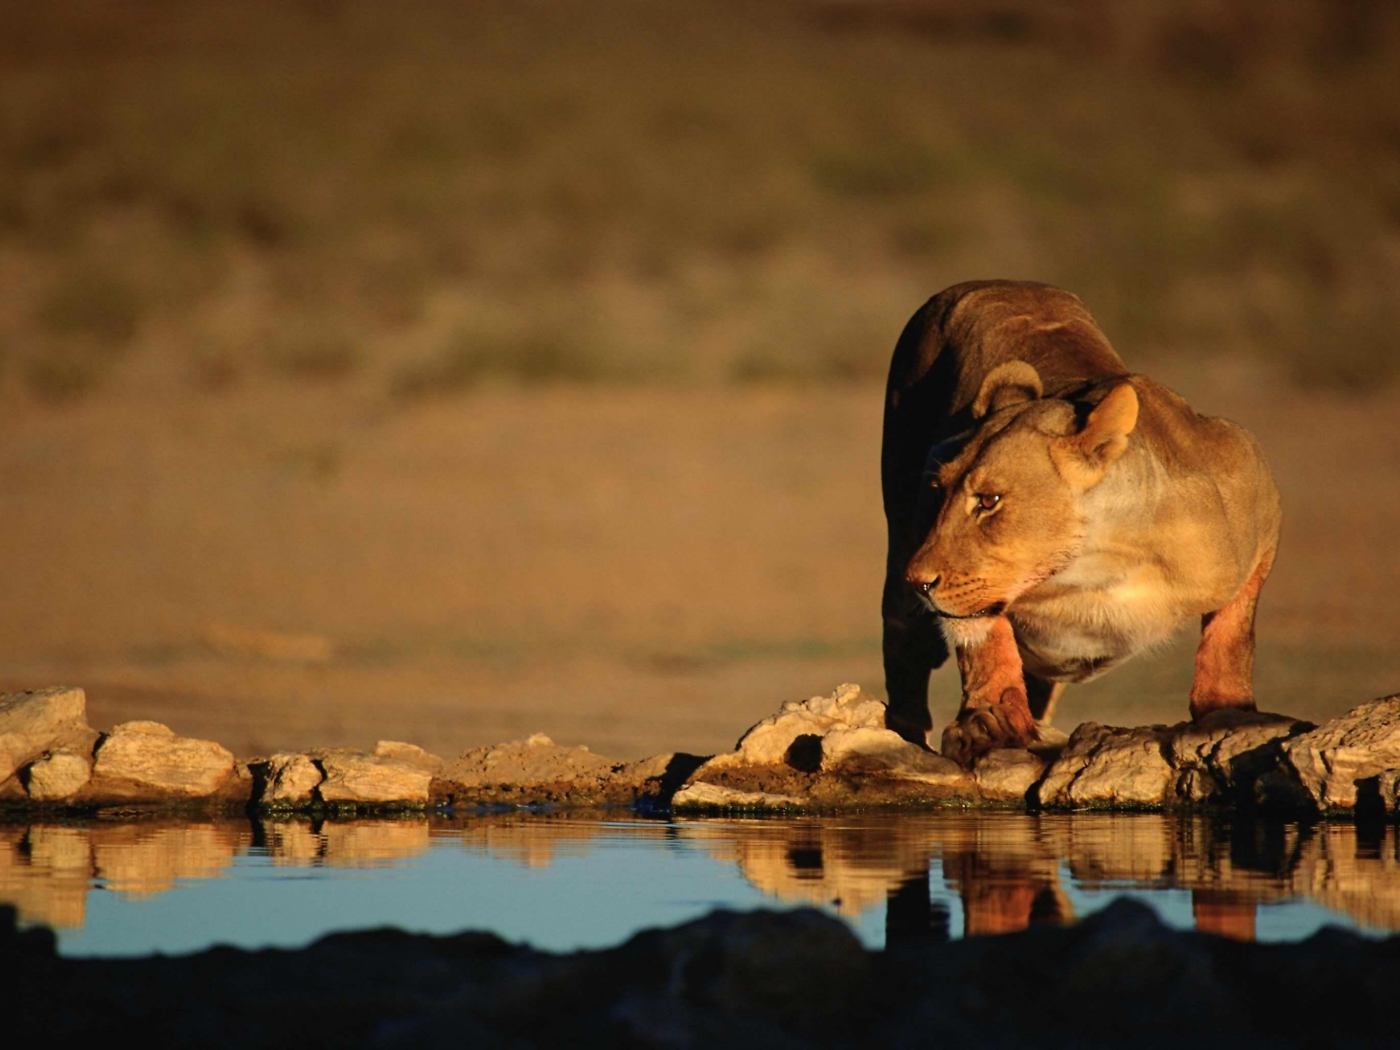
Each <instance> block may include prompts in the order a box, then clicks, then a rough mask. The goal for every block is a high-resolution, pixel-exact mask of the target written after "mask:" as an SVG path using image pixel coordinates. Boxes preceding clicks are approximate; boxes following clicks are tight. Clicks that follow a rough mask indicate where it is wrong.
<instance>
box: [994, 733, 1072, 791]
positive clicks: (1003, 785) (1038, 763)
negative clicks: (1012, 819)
mask: <svg viewBox="0 0 1400 1050" xmlns="http://www.w3.org/2000/svg"><path fill="white" fill-rule="evenodd" d="M1066 739H1068V738H1066ZM1047 764H1048V763H1047V761H1046V760H1045V759H1044V758H1042V757H1041V756H1039V755H1036V754H1032V753H1031V752H1030V751H1022V750H1019V749H1014V748H1001V749H998V750H996V751H989V752H987V754H985V755H983V756H982V758H981V759H980V760H979V761H978V763H977V768H976V769H974V770H973V775H974V777H975V778H976V780H977V790H978V791H980V792H981V794H982V797H983V798H985V799H989V800H991V801H994V802H1019V801H1023V800H1024V799H1025V797H1026V793H1027V792H1028V791H1030V789H1031V788H1032V787H1034V786H1035V784H1036V781H1038V780H1039V779H1040V777H1041V775H1042V774H1043V773H1044V772H1045V767H1046V765H1047Z"/></svg>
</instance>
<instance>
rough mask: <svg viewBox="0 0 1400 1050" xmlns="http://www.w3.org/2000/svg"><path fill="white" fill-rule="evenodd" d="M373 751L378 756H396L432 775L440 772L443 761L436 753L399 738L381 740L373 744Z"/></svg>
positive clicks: (401, 760)
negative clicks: (406, 742)
mask: <svg viewBox="0 0 1400 1050" xmlns="http://www.w3.org/2000/svg"><path fill="white" fill-rule="evenodd" d="M374 753H375V755H376V756H378V757H379V758H397V759H398V760H399V761H400V762H407V763H408V764H409V765H410V766H417V767H418V768H419V769H425V770H427V771H428V772H429V773H432V774H434V775H436V774H438V773H441V772H442V766H443V761H442V759H441V758H439V757H438V756H437V755H434V754H432V753H431V752H428V751H425V750H423V749H422V748H421V747H419V746H418V745H417V744H405V743H403V742H402V741H399V740H381V741H379V743H377V744H375V745H374Z"/></svg>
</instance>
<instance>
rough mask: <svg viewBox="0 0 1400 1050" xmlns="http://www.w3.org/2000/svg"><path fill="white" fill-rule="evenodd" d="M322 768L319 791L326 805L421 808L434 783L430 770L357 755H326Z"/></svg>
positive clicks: (372, 756) (401, 762) (324, 755)
mask: <svg viewBox="0 0 1400 1050" xmlns="http://www.w3.org/2000/svg"><path fill="white" fill-rule="evenodd" d="M321 766H322V768H323V769H325V771H326V778H325V779H324V780H323V781H321V786H320V789H319V793H320V796H321V799H322V801H324V802H355V803H364V804H371V805H383V804H386V803H392V802H397V803H407V804H411V805H422V804H424V803H426V802H427V801H428V787H429V785H430V784H431V783H432V780H433V775H432V774H431V773H429V772H428V771H427V770H425V769H419V768H418V767H417V766H414V765H410V764H409V763H407V762H404V761H402V760H400V759H397V758H381V757H379V756H376V755H365V754H359V753H355V752H345V751H328V752H325V753H324V754H323V755H322V757H321Z"/></svg>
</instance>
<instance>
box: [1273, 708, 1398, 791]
mask: <svg viewBox="0 0 1400 1050" xmlns="http://www.w3.org/2000/svg"><path fill="white" fill-rule="evenodd" d="M1280 765H1281V772H1282V773H1283V774H1284V775H1285V776H1287V777H1288V778H1290V779H1291V780H1292V781H1293V782H1294V783H1295V784H1297V785H1298V786H1300V787H1301V788H1302V789H1303V791H1305V792H1306V793H1307V795H1308V796H1309V797H1310V798H1311V799H1312V801H1313V804H1314V805H1316V806H1317V807H1318V808H1319V809H1351V808H1352V807H1354V806H1355V805H1356V797H1357V782H1358V781H1363V780H1369V779H1370V778H1372V777H1379V776H1380V775H1381V774H1383V773H1389V772H1390V771H1393V770H1395V769H1397V768H1400V696H1389V697H1384V698H1382V699H1380V700H1372V701H1370V702H1369V703H1365V704H1361V705H1360V706H1358V707H1354V708H1352V709H1351V710H1350V711H1348V712H1347V713H1346V714H1345V715H1343V716H1342V717H1341V718H1334V719H1332V721H1330V722H1327V723H1326V724H1324V725H1322V726H1319V727H1318V728H1317V729H1314V730H1313V731H1312V732H1310V733H1304V734H1302V735H1301V736H1296V737H1294V738H1293V739H1291V740H1287V741H1285V742H1284V744H1283V746H1282V757H1281V763H1280ZM1381 789H1382V795H1384V793H1385V785H1384V784H1382V785H1381ZM1391 790H1392V791H1393V790H1394V787H1393V782H1392V786H1391Z"/></svg>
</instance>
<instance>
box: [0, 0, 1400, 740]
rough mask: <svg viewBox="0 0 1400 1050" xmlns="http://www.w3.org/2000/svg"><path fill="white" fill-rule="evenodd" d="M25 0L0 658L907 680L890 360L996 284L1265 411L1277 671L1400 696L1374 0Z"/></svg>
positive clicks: (666, 734)
mask: <svg viewBox="0 0 1400 1050" xmlns="http://www.w3.org/2000/svg"><path fill="white" fill-rule="evenodd" d="M0 8H3V23H4V26H5V29H4V31H3V33H0V586H2V587H3V590H0V689H6V688H33V687H37V686H41V685H48V684H56V683H60V682H62V683H64V684H74V685H81V686H84V687H85V688H86V689H87V690H88V695H89V706H90V712H91V719H92V721H93V723H94V724H96V725H99V726H109V725H111V724H112V723H114V722H116V721H120V720H123V719H126V718H138V717H148V718H156V719H159V720H162V721H166V722H168V723H169V724H170V725H172V727H174V728H175V729H176V730H177V731H178V732H182V733H186V734H191V735H203V736H210V737H213V738H215V739H218V740H220V741H221V742H223V743H224V744H226V745H227V746H229V747H231V748H233V749H234V750H235V751H237V752H239V753H240V754H243V755H250V754H253V753H257V752H259V751H266V750H269V749H272V748H277V747H296V746H308V745H333V744H354V745H360V746H363V745H367V744H372V743H373V741H374V740H375V739H378V738H380V737H389V738H396V739H407V740H411V741H413V742H415V743H419V744H422V745H423V746H425V747H428V748H429V749H430V750H434V751H437V752H439V753H443V754H449V753H453V752H455V751H456V750H458V749H460V748H462V747H465V746H469V745H476V744H485V743H492V742H496V741H498V740H502V739H507V738H511V737H519V736H523V735H525V734H528V733H530V732H533V731H537V730H538V731H544V732H548V733H550V734H551V735H553V736H554V737H555V738H556V739H558V740H559V741H560V742H565V743H578V742H583V743H588V744H589V745H590V746H592V747H593V748H594V750H597V751H601V752H604V753H609V754H614V755H618V756H620V757H636V756H639V755H642V754H647V753H654V752H660V751H665V750H673V749H683V750H691V751H699V752H707V751H713V750H716V749H720V748H726V747H729V746H731V745H732V743H733V740H734V738H735V737H736V736H737V735H738V733H739V732H740V731H742V730H743V729H744V728H745V727H746V726H748V725H749V724H750V723H752V722H753V721H756V720H757V719H758V718H760V717H763V716H764V715H766V714H768V713H770V712H771V711H772V710H774V709H775V708H776V707H777V706H778V704H779V703H780V702H782V701H783V700H787V699H793V698H799V699H800V698H803V697H806V696H808V695H811V694H812V693H817V692H829V691H830V689H831V688H832V687H834V686H835V685H836V684H837V683H839V682H841V681H845V680H854V681H859V682H861V683H862V684H864V685H865V686H866V687H867V688H870V689H872V690H873V691H876V692H879V691H880V687H881V686H882V684H883V683H882V673H881V670H880V657H879V613H878V607H879V592H880V585H881V577H882V572H883V557H884V551H883V543H884V538H883V519H882V516H881V512H880V505H879V480H878V466H877V464H878V454H879V426H880V411H881V382H882V379H883V372H884V368H885V366H886V364H887V362H888V358H889V353H890V350H891V348H892V347H893V344H894V341H895V338H896V336H897V335H898V333H899V330H900V328H901V327H902V325H903V323H904V321H905V320H906V319H907V318H908V316H909V315H910V314H911V313H912V312H913V311H914V309H916V308H917V307H918V306H919V305H920V304H921V303H922V302H923V301H924V300H925V299H926V298H927V297H928V296H929V295H931V294H933V293H935V292H937V291H938V290H939V289H941V288H943V287H945V286H947V285H949V284H952V283H955V282H957V281H961V280H966V279H971V278H982V277H1015V278H1027V279H1037V280H1044V281H1049V282H1052V283H1055V284H1059V285H1062V286H1064V287H1067V288H1070V289H1071V290H1073V291H1075V292H1077V293H1079V294H1080V295H1081V296H1082V297H1083V298H1084V299H1085V301H1086V302H1087V304H1088V306H1089V307H1090V309H1091V310H1092V311H1093V312H1094V313H1095V314H1096V316H1097V317H1098V318H1099V320H1100V322H1101V323H1102V325H1103V326H1104V328H1105V329H1106V331H1107V332H1108V334H1109V336H1110V338H1111V339H1112V340H1113V341H1114V343H1115V345H1116V346H1117V347H1118V349H1119V351H1120V353H1121V354H1122V355H1123V356H1124V358H1125V359H1126V360H1127V361H1128V363H1129V364H1130V366H1132V367H1133V368H1135V369H1139V370H1142V371H1146V372H1149V373H1150V374H1152V375H1153V376H1154V377H1156V378H1158V379H1160V380H1162V381H1164V382H1166V383H1168V384H1169V385H1172V386H1174V387H1175V388H1176V389H1178V390H1179V391H1180V392H1181V393H1183V394H1184V395H1186V396H1187V397H1188V398H1189V399H1190V400H1191V401H1192V403H1193V405H1194V406H1195V407H1196V408H1197V409H1198V410H1201V411H1204V412H1208V413H1212V414H1220V415H1226V416H1230V417H1231V418H1235V419H1237V420H1239V421H1240V422H1242V423H1245V424H1246V425H1247V426H1249V427H1251V428H1252V429H1253V430H1254V431H1255V433H1256V435H1257V436H1258V437H1259V438H1260V440H1261V442H1262V443H1263V446H1264V448H1265V451H1266V453H1267V454H1268V455H1269V457H1270V460H1271V462H1272V463H1273V465H1274V467H1275V470H1276V472H1277V473H1278V476H1279V480H1280V485H1281V487H1282V489H1283V492H1284V499H1285V513H1286V521H1285V536H1284V545H1283V548H1282V551H1281V554H1280V559H1279V562H1278V566H1277V568H1276V570H1275V574H1274V578H1273V580H1272V581H1271V582H1270V584H1269V586H1268V588H1266V590H1265V592H1264V600H1263V605H1262V610H1261V620H1260V628H1259V633H1260V652H1259V663H1258V668H1257V682H1258V693H1259V699H1260V704H1261V706H1262V707H1266V708H1270V709H1274V710H1286V711H1289V712H1291V713H1296V714H1301V715H1305V716H1312V717H1314V718H1321V717H1325V716H1328V715H1331V714H1334V713H1337V712H1339V711H1341V710H1344V709H1345V708H1346V707H1348V706H1350V705H1351V704H1353V703H1356V702H1360V701H1362V700H1365V699H1368V698H1370V697H1372V696H1375V695H1380V694H1382V693H1384V692H1388V691H1393V690H1395V689H1396V688H1400V654H1397V653H1396V651H1395V648H1394V642H1395V633H1396V632H1395V625H1396V624H1397V623H1400V571H1397V569H1400V554H1397V552H1396V549H1395V536H1396V528H1395V526H1396V521H1397V517H1400V486H1397V484H1396V480H1397V470H1400V428H1397V426H1396V423H1395V420H1396V419H1397V418H1400V394H1397V391H1396V386H1395V385H1394V384H1393V378H1394V375H1395V373H1396V371H1397V363H1400V357H1398V356H1397V338H1398V337H1397V332H1400V6H1398V5H1396V4H1394V3H1391V2H1389V0H1293V2H1290V3H1275V2H1271V0H1236V2H1223V0H1221V2H1190V0H1176V2H1165V0H1163V2H1151V0H1142V2H1137V3H1113V2H1109V0H1058V2H1046V0H1039V2H1034V0H786V2H784V0H746V2H724V0H693V2H687V3H680V2H659V0H587V2H582V0H580V2H571V0H552V2H532V0H499V2H494V0H457V2H445V0H443V2H433V0H412V2H406V3H401V4H394V5H389V4H382V3H376V2H374V0H276V2H273V0H238V2H233V0H205V2H202V3H200V4H188V3H179V2H176V0H121V2H117V0H69V2H65V3H63V4H26V3H21V2H18V0H4V2H0ZM1191 650H1192V644H1191V639H1190V638H1189V637H1183V639H1182V641H1181V642H1180V643H1179V644H1177V645H1176V646H1174V647H1173V648H1171V649H1170V650H1168V651H1166V652H1164V653H1161V654H1158V655H1155V656H1152V657H1148V658H1142V659H1139V660H1138V661H1137V662H1136V663H1134V664H1131V665H1129V666H1128V667H1126V668H1123V669H1121V670H1119V671H1116V672H1114V673H1113V674H1111V675H1109V676H1108V677H1106V678H1104V679H1101V680H1100V681H1098V682H1096V683H1093V684H1091V685H1089V686H1085V687H1083V688H1080V689H1077V690H1074V691H1072V692H1071V693H1070V694H1069V695H1068V696H1067V697H1066V700H1065V702H1064V704H1063V705H1062V707H1061V712H1062V713H1061V715H1060V721H1061V723H1062V724H1064V725H1065V727H1066V728H1068V727H1070V726H1072V725H1073V724H1074V723H1075V722H1077V721H1079V720H1080V719H1082V718H1090V717H1092V718H1094V719H1096V720H1100V721H1111V722H1137V721H1143V720H1146V719H1152V720H1172V721H1175V720H1178V719H1180V718H1182V717H1185V712H1186V700H1185V698H1186V692H1187V689H1188V687H1189V679H1190V666H1191V659H1190V654H1191ZM956 678H957V676H956V672H955V671H954V670H953V669H951V668H949V669H947V670H945V671H944V672H941V673H940V675H938V676H937V681H936V684H935V690H934V693H935V704H934V714H935V719H936V721H938V722H940V723H941V722H942V721H943V720H946V719H947V718H949V717H951V715H952V713H953V711H954V710H955V708H956V697H957V681H956Z"/></svg>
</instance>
